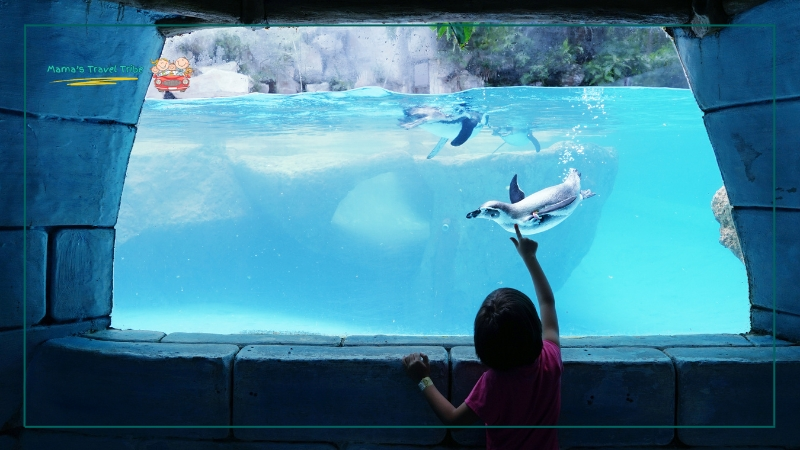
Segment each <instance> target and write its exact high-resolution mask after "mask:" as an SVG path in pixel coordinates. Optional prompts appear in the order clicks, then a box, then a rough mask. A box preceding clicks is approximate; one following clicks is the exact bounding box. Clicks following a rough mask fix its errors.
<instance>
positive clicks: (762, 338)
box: [744, 311, 800, 347]
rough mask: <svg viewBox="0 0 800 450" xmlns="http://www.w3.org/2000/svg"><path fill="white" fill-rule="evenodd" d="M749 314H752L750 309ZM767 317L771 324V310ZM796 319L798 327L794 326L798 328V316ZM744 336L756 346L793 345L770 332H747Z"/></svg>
mask: <svg viewBox="0 0 800 450" xmlns="http://www.w3.org/2000/svg"><path fill="white" fill-rule="evenodd" d="M751 315H752V311H751ZM751 317H752V316H751ZM769 317H770V326H771V324H772V311H769ZM797 319H798V323H797V324H798V327H796V328H798V329H800V317H798V318H797ZM751 322H755V319H754V318H753V319H752V320H751ZM754 328H755V327H754ZM744 337H745V338H747V340H748V341H750V342H752V343H753V345H754V346H756V347H772V346H773V345H774V346H775V347H788V346H790V345H793V344H792V343H791V342H789V341H784V340H783V339H777V338H775V337H773V336H772V335H771V334H753V333H748V334H745V335H744ZM798 340H800V339H798Z"/></svg>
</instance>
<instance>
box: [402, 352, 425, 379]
mask: <svg viewBox="0 0 800 450" xmlns="http://www.w3.org/2000/svg"><path fill="white" fill-rule="evenodd" d="M403 365H404V366H405V367H406V374H408V376H409V377H411V379H412V380H414V382H419V381H420V380H421V379H423V378H425V377H428V376H430V375H431V365H430V364H429V363H428V355H426V354H425V353H412V354H410V355H407V356H405V357H404V358H403Z"/></svg>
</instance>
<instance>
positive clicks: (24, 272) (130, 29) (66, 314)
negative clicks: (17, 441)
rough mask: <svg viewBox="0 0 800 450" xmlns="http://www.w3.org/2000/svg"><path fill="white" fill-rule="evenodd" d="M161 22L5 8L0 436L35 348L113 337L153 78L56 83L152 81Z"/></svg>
mask: <svg viewBox="0 0 800 450" xmlns="http://www.w3.org/2000/svg"><path fill="white" fill-rule="evenodd" d="M159 17H160V16H158V15H153V14H150V13H147V12H143V11H141V10H137V9H135V8H131V7H123V6H120V5H117V4H112V3H101V2H67V3H58V2H50V1H31V2H6V3H3V4H1V5H0V30H2V32H0V46H1V47H2V48H3V51H2V52H0V63H2V65H3V67H4V71H3V75H2V79H3V83H2V86H0V136H2V144H0V353H2V355H3V358H2V360H0V430H1V431H0V433H8V432H13V430H15V429H18V428H17V427H19V426H21V425H22V419H23V418H22V417H21V407H22V401H23V400H22V399H23V395H22V386H23V383H22V373H23V364H24V359H25V358H26V357H27V356H30V354H31V352H32V351H33V350H34V349H35V348H36V346H37V345H38V344H40V343H41V342H44V341H47V340H48V339H52V338H57V337H60V336H69V335H72V334H75V333H80V332H85V331H87V330H100V329H105V328H107V327H108V325H109V322H110V320H109V314H110V313H111V307H112V270H113V268H112V266H113V248H114V228H113V227H114V225H115V224H116V221H117V214H118V212H119V204H120V197H121V194H122V184H123V181H124V178H125V171H126V168H127V164H128V156H129V155H130V151H131V147H132V145H133V139H134V136H135V134H136V126H135V124H136V122H137V120H138V117H139V110H140V109H141V105H142V101H143V99H144V94H145V91H146V89H147V85H148V84H149V82H150V74H149V73H145V72H142V73H144V76H142V77H139V78H138V79H135V80H125V81H119V82H117V84H115V85H106V86H68V85H67V84H66V83H61V82H59V83H53V82H52V80H53V79H54V78H58V79H71V78H80V77H91V76H122V77H124V76H130V75H131V73H127V72H124V71H125V70H126V68H127V67H126V68H123V66H130V65H133V66H142V67H143V68H144V70H148V68H149V60H151V59H155V58H157V57H158V55H159V54H160V52H161V48H162V46H163V42H164V39H163V37H162V36H161V35H160V34H159V33H158V31H157V30H156V29H155V27H153V26H152V24H153V22H154V21H155V20H157V19H158V18H159ZM56 23H58V24H87V25H82V26H49V25H47V24H56ZM23 24H28V26H27V27H24V26H23ZM118 25H124V26H118ZM139 25H141V26H139ZM23 56H24V57H25V58H24V59H23ZM23 61H25V63H23ZM110 67H114V69H113V70H114V71H109V72H105V73H103V72H95V71H101V70H108V68H110ZM72 69H75V73H73V72H72ZM81 70H83V72H81ZM132 78H135V77H132ZM24 112H27V115H24ZM23 131H24V133H25V134H24V135H23ZM23 255H24V257H23ZM23 280H25V283H23ZM23 326H25V327H26V328H24V329H23ZM23 330H24V331H23ZM7 440H8V439H7V437H6V436H3V439H2V440H0V448H3V449H5V448H6V446H7V444H6V442H7Z"/></svg>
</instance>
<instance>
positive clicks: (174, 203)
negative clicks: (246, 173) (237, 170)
mask: <svg viewBox="0 0 800 450" xmlns="http://www.w3.org/2000/svg"><path fill="white" fill-rule="evenodd" d="M138 145H139V148H138V150H137V151H136V152H134V153H132V154H131V157H130V161H129V163H128V175H127V177H126V179H125V187H124V189H123V192H122V201H121V203H120V210H119V219H118V221H117V226H116V230H117V235H116V243H117V245H120V244H123V243H125V242H126V241H128V240H129V239H131V238H133V237H135V236H137V235H139V234H140V233H142V232H145V231H147V230H152V229H158V228H161V229H169V228H171V227H175V226H178V227H180V226H185V225H188V224H197V223H201V222H212V221H219V220H224V219H231V218H235V217H240V216H243V215H245V213H246V212H247V211H248V210H249V209H250V206H249V204H247V201H246V199H245V197H244V194H243V193H242V190H241V188H240V187H239V183H238V180H236V178H235V177H234V175H233V171H232V169H231V162H230V160H229V159H228V158H227V156H226V155H225V149H224V147H223V145H222V144H218V145H215V144H213V143H211V144H210V145H209V146H207V147H197V146H192V145H187V146H181V145H170V146H168V147H164V146H162V145H161V143H160V142H158V141H146V140H144V139H142V140H140V141H139V143H138Z"/></svg>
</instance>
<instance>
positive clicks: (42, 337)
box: [0, 317, 111, 428]
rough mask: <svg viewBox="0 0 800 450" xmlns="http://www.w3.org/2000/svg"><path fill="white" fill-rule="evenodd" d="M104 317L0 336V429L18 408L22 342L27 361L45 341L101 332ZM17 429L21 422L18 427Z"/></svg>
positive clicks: (5, 333) (104, 321)
mask: <svg viewBox="0 0 800 450" xmlns="http://www.w3.org/2000/svg"><path fill="white" fill-rule="evenodd" d="M109 323H111V320H110V319H109V318H108V317H104V318H100V319H95V320H89V321H85V322H78V323H70V324H64V325H47V326H36V327H32V328H28V329H27V332H25V333H24V334H23V330H22V329H17V330H12V331H2V332H0V355H3V357H2V358H0V428H2V427H3V424H4V423H7V422H9V421H13V420H12V417H14V416H15V414H17V412H19V411H20V409H21V408H22V373H23V372H22V371H23V368H22V363H23V357H22V355H23V344H22V343H23V339H25V340H26V341H25V342H26V344H25V349H24V351H26V352H27V355H28V357H30V356H31V355H32V354H33V352H34V350H35V349H36V348H37V346H38V345H39V344H41V343H42V342H44V341H47V340H49V339H53V338H57V337H62V336H69V335H73V334H78V333H83V332H86V331H91V330H102V329H105V328H107V327H108V325H109ZM19 425H21V420H20V424H19Z"/></svg>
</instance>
